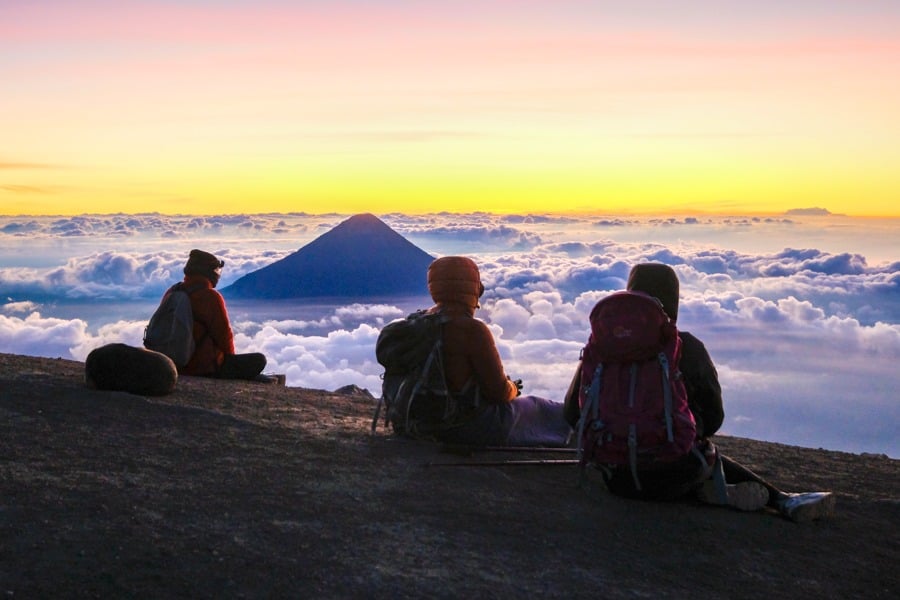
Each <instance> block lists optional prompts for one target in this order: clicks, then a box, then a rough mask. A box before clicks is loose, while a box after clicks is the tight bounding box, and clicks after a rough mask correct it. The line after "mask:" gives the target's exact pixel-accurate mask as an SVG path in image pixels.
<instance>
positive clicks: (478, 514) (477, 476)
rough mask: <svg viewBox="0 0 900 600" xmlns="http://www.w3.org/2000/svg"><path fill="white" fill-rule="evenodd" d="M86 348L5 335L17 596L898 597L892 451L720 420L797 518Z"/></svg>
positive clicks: (7, 554) (11, 579)
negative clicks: (666, 499)
mask: <svg viewBox="0 0 900 600" xmlns="http://www.w3.org/2000/svg"><path fill="white" fill-rule="evenodd" d="M83 371H84V365H83V364H82V363H78V362H72V361H66V360H60V359H43V358H32V357H23V356H16V355H8V354H0V595H3V596H4V597H7V598H70V597H71V598H76V597H102V598H118V597H134V598H262V597H266V598H536V597H544V598H555V597H559V598H598V597H602V598H635V597H648V598H687V597H690V596H695V595H697V596H702V597H708V598H767V597H769V598H891V599H893V598H896V597H900V572H898V565H900V536H898V524H900V484H898V475H900V461H897V460H891V459H889V458H887V457H885V456H872V455H854V454H847V453H842V452H832V451H826V450H815V449H803V448H797V447H792V446H784V445H779V444H770V443H762V442H756V441H751V440H745V439H740V438H730V437H720V438H718V439H717V442H718V444H719V446H720V447H721V448H723V449H724V450H725V452H726V453H728V454H730V455H732V456H734V457H735V458H737V459H739V460H741V461H742V462H745V463H747V464H748V465H749V466H751V467H752V468H754V469H755V470H757V471H758V472H760V473H761V474H763V475H764V476H766V477H768V478H770V479H772V480H773V481H776V482H778V483H780V484H783V486H784V487H785V488H787V489H793V490H817V489H831V490H833V491H835V492H836V493H837V495H838V506H837V509H838V513H837V515H836V516H835V518H833V519H831V520H828V521H817V522H812V523H805V524H797V523H793V522H790V521H787V520H784V519H782V518H780V517H779V516H777V515H774V514H771V513H767V512H758V513H739V512H735V511H731V510H729V509H724V508H716V507H709V506H702V505H699V504H695V503H693V502H685V503H678V504H657V503H644V502H630V501H626V500H621V499H618V498H616V497H614V496H611V495H609V494H608V493H607V492H605V490H604V489H603V486H602V485H601V484H599V483H598V482H597V481H592V482H591V486H590V487H589V489H588V490H584V489H580V488H578V487H577V486H576V481H577V469H576V467H574V466H572V465H559V464H544V465H539V466H510V465H504V466H492V465H491V464H481V465H480V466H477V465H476V466H471V465H467V466H446V465H445V466H439V465H441V464H443V463H449V462H476V463H485V462H489V463H495V462H497V461H502V460H505V459H517V460H521V459H545V460H549V459H559V458H561V457H562V458H566V457H565V456H564V455H559V454H550V453H545V454H537V453H528V454H513V453H502V454H498V453H478V454H474V455H471V456H459V455H455V454H448V453H446V452H442V451H441V450H442V449H441V448H440V447H438V446H436V445H433V444H428V443H421V442H408V441H402V440H398V439H394V438H392V437H390V436H386V435H384V434H383V432H382V431H381V430H379V434H378V435H375V436H372V435H370V433H369V425H370V421H371V415H372V400H371V398H369V397H367V396H365V395H360V394H354V393H352V391H351V392H348V393H344V394H338V393H331V392H325V391H319V390H307V389H300V388H285V387H281V386H277V385H266V384H259V383H246V382H222V381H211V380H204V379H198V378H182V379H181V380H179V382H178V386H177V390H176V392H175V393H174V394H171V395H168V396H163V397H158V398H145V397H140V396H134V395H130V394H125V393H122V392H100V391H92V390H88V389H86V388H85V387H84V385H83Z"/></svg>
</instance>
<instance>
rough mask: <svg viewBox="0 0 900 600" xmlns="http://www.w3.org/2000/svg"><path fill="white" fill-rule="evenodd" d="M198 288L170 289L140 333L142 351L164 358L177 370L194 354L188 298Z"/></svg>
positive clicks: (175, 286) (175, 287) (194, 345)
mask: <svg viewBox="0 0 900 600" xmlns="http://www.w3.org/2000/svg"><path fill="white" fill-rule="evenodd" d="M201 287H203V286H202V285H199V284H198V285H194V286H191V287H189V288H188V287H185V286H184V284H183V283H176V284H175V285H173V286H172V287H171V288H170V289H169V291H168V293H167V294H166V295H165V296H163V299H162V301H161V302H160V304H159V307H158V308H157V309H156V312H154V313H153V316H152V317H150V323H149V324H148V325H147V327H146V328H145V329H144V347H145V348H147V349H148V350H155V351H156V352H161V353H163V354H165V355H166V356H168V357H169V358H171V359H172V362H174V363H175V365H176V366H178V367H183V366H185V365H186V364H187V363H188V361H189V360H191V357H192V356H193V355H194V350H196V343H195V341H194V312H193V310H192V309H191V298H190V295H191V294H193V293H194V292H195V291H197V290H198V289H200V288H201Z"/></svg>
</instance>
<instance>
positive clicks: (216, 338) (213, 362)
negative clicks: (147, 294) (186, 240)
mask: <svg viewBox="0 0 900 600" xmlns="http://www.w3.org/2000/svg"><path fill="white" fill-rule="evenodd" d="M224 266H225V261H223V260H220V259H218V258H216V257H215V256H213V255H212V254H210V253H209V252H204V251H203V250H196V249H195V250H191V252H190V255H189V256H188V260H187V263H186V264H185V266H184V284H183V287H184V289H187V290H190V294H189V295H190V298H191V310H192V311H193V313H194V342H195V344H196V349H195V351H194V354H193V356H191V358H190V360H189V361H188V363H187V364H186V365H185V366H184V367H181V368H179V370H178V371H179V374H182V375H196V376H200V377H216V378H219V379H251V380H252V379H256V378H257V376H259V375H260V373H262V370H263V369H264V368H265V367H266V357H265V356H264V355H263V354H261V353H259V352H251V353H248V354H235V353H234V333H233V332H232V330H231V323H230V322H229V319H228V311H227V310H226V308H225V299H224V298H222V294H220V293H219V292H218V291H217V290H215V289H214V288H215V287H216V285H217V284H218V283H219V277H220V276H221V274H222V267H224ZM167 293H168V292H167Z"/></svg>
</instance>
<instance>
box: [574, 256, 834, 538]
mask: <svg viewBox="0 0 900 600" xmlns="http://www.w3.org/2000/svg"><path fill="white" fill-rule="evenodd" d="M627 289H628V290H632V291H638V292H644V293H645V294H648V295H650V296H653V297H655V298H657V299H658V300H659V301H660V303H661V304H662V307H663V310H664V311H665V313H666V314H667V315H668V317H669V319H671V321H672V322H673V323H674V322H675V321H676V319H677V318H678V294H679V282H678V276H677V275H676V273H675V271H674V270H673V269H672V268H671V267H670V266H668V265H665V264H659V263H646V264H639V265H635V266H634V267H633V268H632V269H631V272H630V273H629V276H628V283H627ZM679 335H680V337H681V343H682V346H681V352H682V354H681V360H680V362H679V368H680V370H681V374H682V377H683V380H684V384H685V388H686V391H687V396H688V404H689V407H690V411H691V413H692V414H693V416H694V420H695V422H696V427H697V440H696V442H695V446H694V449H693V450H692V451H691V452H689V453H688V454H687V455H685V456H684V457H683V459H681V460H676V461H675V462H672V463H671V464H670V465H668V467H667V468H663V469H656V470H654V471H648V472H642V473H641V474H640V482H641V489H636V486H635V484H634V478H633V477H632V474H631V472H630V469H629V468H628V467H624V468H623V467H610V468H607V467H606V466H604V467H603V468H602V469H601V472H602V473H603V479H604V482H605V483H606V486H607V488H608V489H609V490H610V492H612V493H613V494H616V495H620V496H625V497H630V498H642V499H653V500H670V499H677V498H680V497H685V496H690V495H691V494H695V495H696V496H697V497H698V498H699V499H700V500H701V501H703V502H706V503H709V504H717V505H727V506H731V507H733V508H736V509H739V510H747V511H754V510H759V509H762V508H763V507H766V506H768V507H771V508H774V509H775V510H777V511H778V512H779V513H780V514H782V515H783V516H785V517H787V518H790V519H792V520H796V521H806V520H811V519H816V518H821V517H827V516H830V515H831V514H832V513H833V512H834V504H835V499H834V496H833V494H832V493H831V492H809V493H799V494H798V493H789V492H785V491H783V490H781V489H779V488H778V487H776V486H775V485H773V484H772V483H770V482H768V481H766V480H765V479H763V478H762V477H760V476H759V475H757V474H756V473H754V472H753V471H751V470H750V469H748V468H747V467H745V466H743V465H741V464H739V463H738V462H737V461H735V460H733V459H731V458H729V457H727V456H723V455H722V454H721V453H719V452H718V451H717V450H716V448H715V446H714V445H713V444H712V442H711V441H710V439H709V438H710V437H711V436H712V435H713V434H715V433H716V432H717V431H718V430H719V428H720V427H721V425H722V422H723V420H724V418H725V412H724V409H723V405H722V388H721V386H720V385H719V379H718V373H717V371H716V367H715V365H714V364H713V361H712V359H711V358H710V356H709V353H708V352H707V350H706V347H705V346H704V344H703V342H701V341H700V340H699V339H697V338H696V337H695V336H693V335H691V334H690V333H688V332H686V331H683V330H679ZM580 377H581V369H580V368H579V369H578V370H576V373H575V377H574V378H573V381H572V383H571V385H570V387H569V391H568V392H567V394H566V399H565V409H564V410H565V418H566V421H567V422H568V423H569V424H571V425H572V426H573V427H575V426H576V425H577V423H578V421H579V419H580V416H581V408H580V405H579V393H578V392H579V387H580V385H581V383H580ZM701 457H702V459H701ZM698 459H699V460H698ZM715 470H718V471H719V475H720V476H719V477H715V478H714V477H712V475H713V473H714V471H715ZM722 476H724V481H722V479H723V477H722ZM717 480H718V483H717Z"/></svg>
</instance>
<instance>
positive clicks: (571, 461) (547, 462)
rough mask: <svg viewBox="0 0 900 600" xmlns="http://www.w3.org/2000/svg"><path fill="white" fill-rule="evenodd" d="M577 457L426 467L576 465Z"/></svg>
mask: <svg viewBox="0 0 900 600" xmlns="http://www.w3.org/2000/svg"><path fill="white" fill-rule="evenodd" d="M578 462H579V461H578V460H577V459H568V458H557V459H554V458H544V459H535V460H465V461H459V462H428V463H425V466H426V467H556V466H560V465H577V464H578Z"/></svg>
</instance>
